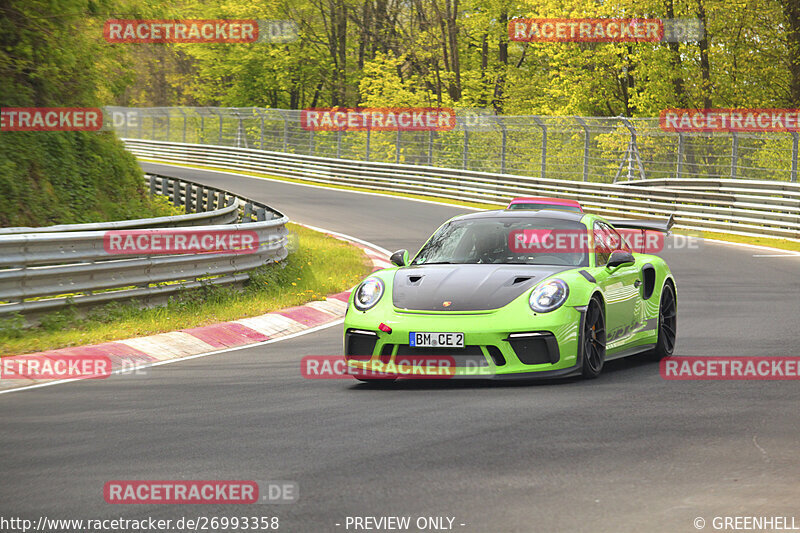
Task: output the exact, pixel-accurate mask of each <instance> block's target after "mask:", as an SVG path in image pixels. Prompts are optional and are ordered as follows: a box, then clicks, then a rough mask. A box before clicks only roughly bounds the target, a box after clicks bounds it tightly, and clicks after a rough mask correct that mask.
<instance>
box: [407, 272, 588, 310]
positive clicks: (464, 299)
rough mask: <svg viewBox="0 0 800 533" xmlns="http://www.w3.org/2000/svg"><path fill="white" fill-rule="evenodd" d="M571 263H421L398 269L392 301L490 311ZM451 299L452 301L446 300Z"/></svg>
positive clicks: (417, 306) (418, 307) (415, 307)
mask: <svg viewBox="0 0 800 533" xmlns="http://www.w3.org/2000/svg"><path fill="white" fill-rule="evenodd" d="M573 268H575V267H571V266H552V265H546V266H534V265H429V266H425V265H420V266H411V267H405V268H400V269H398V270H397V272H395V275H394V283H393V286H392V301H393V303H394V305H395V307H397V308H399V309H408V310H411V311H488V310H492V309H499V308H501V307H503V306H505V305H508V304H509V303H511V302H512V301H513V300H514V299H515V298H517V297H518V296H520V295H521V294H522V293H523V292H525V291H527V290H529V289H530V288H531V287H533V286H534V285H536V284H537V283H539V282H540V281H542V280H543V279H544V278H546V277H548V276H551V275H553V274H557V273H558V272H563V271H565V270H571V269H573ZM445 302H449V304H447V305H446V304H445Z"/></svg>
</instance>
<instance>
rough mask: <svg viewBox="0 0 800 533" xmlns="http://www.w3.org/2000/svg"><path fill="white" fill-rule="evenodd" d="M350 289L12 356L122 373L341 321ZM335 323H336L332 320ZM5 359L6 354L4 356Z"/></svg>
mask: <svg viewBox="0 0 800 533" xmlns="http://www.w3.org/2000/svg"><path fill="white" fill-rule="evenodd" d="M306 227H308V228H310V229H312V230H315V231H319V232H321V233H326V234H328V235H330V236H332V237H335V238H337V239H341V240H343V241H347V242H349V243H351V244H353V245H354V246H356V247H358V248H360V249H361V250H362V251H363V252H364V253H365V254H366V255H367V257H369V259H370V260H371V261H372V266H373V271H375V270H380V269H382V268H387V267H389V266H391V263H390V262H389V261H388V260H387V259H386V258H387V256H388V254H389V252H388V251H387V250H385V249H383V248H381V247H379V246H376V245H374V244H372V243H368V242H366V241H362V240H360V239H356V238H354V237H350V236H348V235H344V234H341V233H336V232H332V231H328V230H325V229H321V228H315V227H313V226H306ZM349 296H350V291H345V292H340V293H337V294H329V295H328V296H327V297H326V299H325V300H322V301H313V302H308V303H307V304H305V305H299V306H295V307H288V308H286V309H281V310H279V311H273V312H271V313H267V314H265V315H261V316H256V317H250V318H242V319H240V320H234V321H232V322H222V323H219V324H212V325H210V326H202V327H197V328H188V329H183V330H179V331H170V332H168V333H159V334H157V335H149V336H147V337H137V338H133V339H123V340H118V341H113V342H106V343H103V344H96V345H91V346H77V347H70V348H61V349H58V350H47V351H44V352H36V353H29V354H25V355H24V356H8V357H12V358H13V357H25V358H30V357H41V358H50V359H56V358H61V357H64V356H103V357H107V358H108V359H109V360H110V361H111V367H112V371H111V373H112V374H114V373H122V372H123V371H130V370H133V369H136V368H137V367H139V368H141V367H145V366H153V365H157V364H163V362H164V361H168V360H177V359H185V358H193V357H197V356H199V355H201V354H212V353H216V352H220V351H227V350H229V349H232V348H242V347H246V346H249V345H253V344H259V343H265V342H267V341H274V340H278V339H280V338H281V337H289V336H296V335H298V334H300V333H302V332H305V331H309V330H312V329H317V328H320V327H321V326H325V325H326V324H331V323H332V322H337V321H340V320H341V319H342V318H343V317H344V314H345V311H346V309H347V300H348V297H349ZM331 325H332V324H331ZM3 359H5V358H3ZM67 381H75V380H74V379H0V394H2V393H3V392H9V391H11V390H15V389H19V388H22V387H37V386H44V385H45V384H51V383H52V384H54V383H56V382H67Z"/></svg>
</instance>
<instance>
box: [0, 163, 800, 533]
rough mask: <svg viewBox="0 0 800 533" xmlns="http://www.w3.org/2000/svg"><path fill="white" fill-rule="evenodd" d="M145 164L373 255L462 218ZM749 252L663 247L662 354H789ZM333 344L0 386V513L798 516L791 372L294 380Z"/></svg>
mask: <svg viewBox="0 0 800 533" xmlns="http://www.w3.org/2000/svg"><path fill="white" fill-rule="evenodd" d="M142 166H143V167H144V168H145V169H146V170H148V171H151V172H158V173H161V174H169V175H174V176H178V177H185V178H188V179H192V180H195V181H199V182H203V183H207V184H209V185H214V186H217V187H221V188H224V189H228V190H231V191H235V192H237V193H239V194H241V195H243V196H247V197H251V198H253V199H256V200H260V201H262V202H265V203H267V204H269V205H271V206H273V207H275V208H277V209H279V210H281V211H283V212H284V213H286V214H287V215H288V216H289V218H290V219H291V220H294V221H298V222H302V223H305V224H310V225H313V226H318V227H322V228H326V229H329V230H333V231H338V232H342V233H346V234H349V235H352V236H354V237H358V238H361V239H364V240H367V241H370V242H372V243H375V244H377V245H379V246H382V247H384V248H387V249H389V250H395V249H398V248H407V249H409V250H411V251H412V253H413V252H414V251H416V250H417V249H418V248H419V246H420V245H421V244H422V243H423V242H424V240H425V239H426V238H427V237H428V236H429V235H430V233H431V232H432V231H433V230H434V229H436V227H437V226H438V225H439V224H440V223H442V222H443V221H444V220H446V219H447V218H449V217H451V216H453V215H456V214H459V213H463V212H465V210H464V209H461V208H458V207H453V206H444V205H435V204H430V203H423V202H414V201H410V200H405V199H400V198H393V197H386V196H377V195H364V194H354V193H352V192H347V191H339V190H333V189H325V188H317V187H304V186H300V185H296V184H290V183H286V182H280V181H272V180H260V179H255V178H247V177H237V176H234V175H230V174H226V173H221V172H210V171H202V170H196V169H179V168H176V167H172V166H164V165H155V164H143V165H142ZM762 254H764V252H759V251H758V250H753V249H750V248H744V247H736V246H731V245H725V244H715V243H704V244H702V245H701V246H700V248H699V249H671V250H665V251H664V253H663V254H662V255H663V257H665V258H666V259H667V261H668V262H669V264H670V267H671V268H672V270H673V273H674V275H675V277H676V279H677V282H678V304H679V305H678V313H679V315H678V316H679V318H678V344H677V348H676V355H698V356H704V355H763V356H788V355H791V356H797V355H798V348H797V346H798V341H797V338H798V337H797V331H798V323H800V275H798V274H800V257H754V255H762ZM767 255H771V254H767ZM340 353H341V325H338V326H334V327H331V328H328V329H324V330H321V331H317V332H314V333H310V334H307V335H304V336H300V337H297V338H294V339H290V340H285V341H281V342H277V343H273V344H269V345H263V346H256V347H252V348H247V349H241V350H235V351H230V352H226V353H221V354H216V355H212V356H209V357H206V358H201V359H194V360H188V361H181V362H177V363H175V364H170V365H166V366H161V367H155V368H150V369H147V373H146V375H133V376H132V375H121V376H114V377H111V378H109V379H107V380H89V381H82V382H76V383H68V384H63V385H56V386H52V387H46V388H41V389H35V390H28V391H21V392H16V393H12V394H5V395H2V396H0V409H2V414H1V415H0V418H1V419H2V433H0V465H1V466H2V476H3V480H2V483H0V517H13V516H17V517H25V518H30V519H33V520H36V519H37V518H38V517H39V516H40V515H46V516H47V517H49V518H56V517H59V518H83V519H86V518H111V517H125V518H143V517H147V516H153V517H159V518H171V519H173V520H174V519H177V518H180V517H182V516H187V517H197V516H208V517H212V516H228V517H231V516H256V515H258V516H262V515H263V516H278V517H280V520H281V530H282V531H303V532H305V531H309V532H314V531H354V529H353V527H352V526H351V527H350V529H346V527H345V524H346V522H345V521H346V518H347V517H348V516H387V515H389V516H411V517H412V523H413V520H415V519H416V518H417V517H418V516H447V517H455V520H454V525H453V529H454V530H455V531H464V532H493V531H498V532H511V531H519V532H530V531H536V532H550V531H591V532H603V531H609V532H621V531H637V532H640V531H648V532H652V531H668V532H680V531H697V529H696V527H695V522H694V521H695V519H696V518H697V517H701V518H703V519H704V520H705V521H706V525H705V529H707V530H714V528H713V527H712V521H713V520H714V517H718V516H737V515H739V516H741V515H747V516H773V515H774V516H787V517H795V516H796V518H795V521H796V524H797V527H800V508H798V505H797V502H798V501H800V483H798V482H797V479H798V473H800V454H798V444H800V417H798V414H797V409H798V405H800V382H797V381H783V382H779V381H727V382H721V381H720V382H706V381H666V380H664V379H662V378H661V376H660V374H659V368H658V364H657V363H653V362H649V361H646V360H644V359H642V358H635V357H634V358H628V359H625V360H620V361H614V362H611V363H608V364H607V367H606V369H605V370H604V373H603V375H602V376H601V377H600V378H599V379H597V380H592V381H582V380H574V379H573V380H566V381H556V382H543V383H542V382H540V383H512V384H504V383H490V384H484V383H478V382H445V383H431V382H424V381H422V382H404V383H400V384H396V385H393V386H391V387H388V388H387V387H380V386H372V385H365V384H357V383H355V382H352V381H349V380H307V379H304V378H303V377H301V375H300V359H301V358H302V357H303V356H305V355H312V354H313V355H322V354H340ZM115 479H209V480H214V479H257V480H293V481H297V482H298V483H299V487H300V499H299V501H298V502H297V503H294V504H290V505H249V506H235V505H227V506H225V505H194V506H190V505H186V506H174V505H109V504H107V503H105V501H104V500H103V485H104V483H106V482H107V481H109V480H115ZM790 519H791V518H790ZM336 524H340V525H338V526H337V525H336ZM461 524H464V525H461ZM411 531H417V529H415V528H412V529H411Z"/></svg>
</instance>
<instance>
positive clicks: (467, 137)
mask: <svg viewBox="0 0 800 533" xmlns="http://www.w3.org/2000/svg"><path fill="white" fill-rule="evenodd" d="M106 111H107V114H108V116H109V117H110V120H111V123H112V124H113V127H114V128H115V129H116V131H117V133H118V134H119V135H120V136H121V137H125V138H137V139H147V140H158V141H172V142H186V143H198V144H212V145H221V146H235V147H238V148H252V149H260V150H267V151H273V152H288V153H295V154H302V155H314V156H322V157H335V158H340V159H355V160H361V161H381V162H391V163H404V164H411V165H427V166H435V167H445V168H460V169H467V170H475V171H483V172H500V173H504V174H517V175H523V176H535V177H540V178H554V179H563V180H578V181H592V182H599V183H611V182H617V181H627V180H636V179H645V178H653V179H658V178H703V177H705V178H745V179H760V180H779V181H792V182H796V181H797V158H798V133H796V132H786V133H730V132H726V133H673V132H665V131H663V130H661V129H660V128H659V121H658V118H638V119H627V118H623V117H613V118H606V117H544V116H533V115H527V116H495V115H491V114H488V113H485V112H481V111H480V110H478V111H475V110H458V109H457V110H456V126H455V128H454V129H452V130H449V131H402V130H400V129H398V130H397V131H309V130H306V129H304V128H303V127H302V125H301V111H299V110H285V109H264V108H215V107H191V108H190V107H183V108H182V107H154V108H122V107H109V108H106Z"/></svg>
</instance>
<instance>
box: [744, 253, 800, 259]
mask: <svg viewBox="0 0 800 533" xmlns="http://www.w3.org/2000/svg"><path fill="white" fill-rule="evenodd" d="M753 257H795V258H796V257H800V254H796V255H787V254H756V255H754V256H753Z"/></svg>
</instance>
